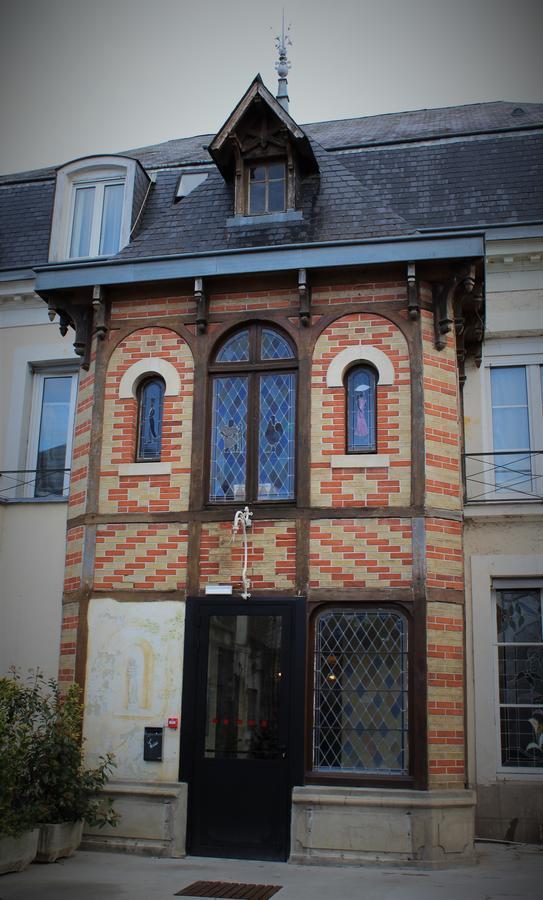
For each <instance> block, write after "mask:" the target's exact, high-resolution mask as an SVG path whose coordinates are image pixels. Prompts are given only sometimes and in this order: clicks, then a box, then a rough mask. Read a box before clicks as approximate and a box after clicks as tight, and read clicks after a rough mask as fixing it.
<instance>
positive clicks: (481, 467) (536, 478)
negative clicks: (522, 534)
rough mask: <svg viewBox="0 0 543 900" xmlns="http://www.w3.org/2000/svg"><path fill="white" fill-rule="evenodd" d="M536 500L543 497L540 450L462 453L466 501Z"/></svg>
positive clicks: (542, 452)
mask: <svg viewBox="0 0 543 900" xmlns="http://www.w3.org/2000/svg"><path fill="white" fill-rule="evenodd" d="M538 500H539V501H541V500H543V450H523V451H520V452H518V453H510V452H507V453H505V452H499V453H465V454H464V502H465V503H466V504H470V503H512V502H516V503H519V502H523V503H524V502H527V503H533V502H536V501H538Z"/></svg>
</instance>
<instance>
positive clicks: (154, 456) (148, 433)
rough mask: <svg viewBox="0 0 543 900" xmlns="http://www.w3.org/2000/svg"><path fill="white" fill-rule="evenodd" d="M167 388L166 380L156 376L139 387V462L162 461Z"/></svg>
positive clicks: (137, 457)
mask: <svg viewBox="0 0 543 900" xmlns="http://www.w3.org/2000/svg"><path fill="white" fill-rule="evenodd" d="M165 387H166V385H165V383H164V380H163V379H162V378H160V377H158V376H156V375H155V376H153V377H151V378H146V379H145V380H144V381H142V382H141V384H140V385H139V386H138V393H137V398H138V446H137V451H136V460H137V461H138V462H143V461H149V460H159V459H160V453H161V450H162V417H163V410H164V390H165Z"/></svg>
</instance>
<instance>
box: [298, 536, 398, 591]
mask: <svg viewBox="0 0 543 900" xmlns="http://www.w3.org/2000/svg"><path fill="white" fill-rule="evenodd" d="M411 578H412V538H411V522H410V520H409V519H365V520H361V519H339V520H338V519H318V520H316V521H314V522H312V523H311V530H310V552H309V585H310V587H312V588H331V587H336V588H342V587H343V588H356V587H361V588H364V587H406V586H409V585H410V584H411Z"/></svg>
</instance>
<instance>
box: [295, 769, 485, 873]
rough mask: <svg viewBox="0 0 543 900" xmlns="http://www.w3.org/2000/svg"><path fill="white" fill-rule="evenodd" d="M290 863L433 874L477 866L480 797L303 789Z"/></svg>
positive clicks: (450, 793) (297, 798)
mask: <svg viewBox="0 0 543 900" xmlns="http://www.w3.org/2000/svg"><path fill="white" fill-rule="evenodd" d="M292 800H293V804H292V826H291V854H290V859H289V862H292V863H303V864H308V863H309V864H311V863H314V864H318V865H322V864H323V863H331V864H334V865H337V864H339V863H345V864H350V865H359V864H361V863H368V862H369V863H385V864H386V865H387V866H390V865H401V866H405V865H409V864H413V865H417V866H421V865H422V866H427V867H429V868H434V867H435V868H439V867H441V866H442V867H444V868H445V867H448V866H451V865H455V864H456V863H458V864H462V865H466V863H469V862H470V861H471V860H472V859H474V849H473V841H474V810H475V794H474V792H473V791H409V790H408V791H404V790H382V789H377V788H336V787H324V786H323V787H315V786H314V785H313V786H310V787H300V788H294V791H293V795H292Z"/></svg>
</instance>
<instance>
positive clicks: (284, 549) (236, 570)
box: [200, 521, 296, 591]
mask: <svg viewBox="0 0 543 900" xmlns="http://www.w3.org/2000/svg"><path fill="white" fill-rule="evenodd" d="M248 547H249V552H248V567H247V568H248V574H249V578H250V580H251V589H252V590H255V591H257V590H259V591H262V590H281V589H283V588H284V589H285V590H289V591H292V590H293V588H294V585H295V581H296V528H295V526H294V525H293V524H291V523H290V522H284V521H283V522H282V521H275V522H265V521H263V522H255V523H254V524H253V525H252V527H251V528H250V530H249V531H248ZM242 569H243V535H242V533H241V531H240V532H239V533H238V534H237V535H236V536H235V537H234V540H233V541H232V523H231V522H220V523H213V524H210V525H204V526H203V527H202V533H201V539H200V588H201V590H203V589H204V588H205V585H206V584H217V583H219V584H232V585H234V587H235V589H236V590H240V589H241V572H242Z"/></svg>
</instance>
